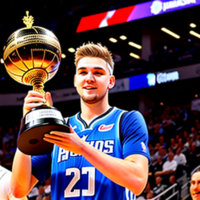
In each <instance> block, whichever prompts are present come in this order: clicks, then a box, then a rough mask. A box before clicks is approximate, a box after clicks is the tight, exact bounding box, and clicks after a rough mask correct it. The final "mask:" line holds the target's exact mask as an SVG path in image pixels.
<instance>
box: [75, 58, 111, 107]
mask: <svg viewBox="0 0 200 200" xmlns="http://www.w3.org/2000/svg"><path fill="white" fill-rule="evenodd" d="M114 83H115V79H114V76H110V72H109V70H108V68H107V63H106V62H105V61H104V60H103V59H100V58H91V57H84V58H82V59H81V60H80V61H79V62H78V65H77V71H76V75H75V79H74V85H75V87H76V88H77V92H78V93H79V95H80V97H81V99H82V101H83V102H85V103H87V104H95V103H97V102H99V101H101V100H102V99H104V98H106V97H107V93H108V89H109V85H111V86H113V85H114Z"/></svg>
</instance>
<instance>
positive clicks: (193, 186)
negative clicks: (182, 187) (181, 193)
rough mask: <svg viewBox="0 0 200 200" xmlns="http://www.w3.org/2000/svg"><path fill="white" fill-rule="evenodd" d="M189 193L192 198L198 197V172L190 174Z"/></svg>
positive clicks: (199, 182)
mask: <svg viewBox="0 0 200 200" xmlns="http://www.w3.org/2000/svg"><path fill="white" fill-rule="evenodd" d="M190 194H191V197H192V200H199V199H200V172H196V173H194V174H193V175H192V178H191V181H190Z"/></svg>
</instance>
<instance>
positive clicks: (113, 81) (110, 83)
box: [108, 76, 115, 89]
mask: <svg viewBox="0 0 200 200" xmlns="http://www.w3.org/2000/svg"><path fill="white" fill-rule="evenodd" d="M114 86H115V77H114V76H110V80H109V84H108V89H111V88H113V87H114Z"/></svg>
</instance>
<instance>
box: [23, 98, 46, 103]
mask: <svg viewBox="0 0 200 200" xmlns="http://www.w3.org/2000/svg"><path fill="white" fill-rule="evenodd" d="M44 102H45V99H44V98H39V97H27V98H25V103H44Z"/></svg>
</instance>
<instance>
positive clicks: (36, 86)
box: [32, 79, 45, 96]
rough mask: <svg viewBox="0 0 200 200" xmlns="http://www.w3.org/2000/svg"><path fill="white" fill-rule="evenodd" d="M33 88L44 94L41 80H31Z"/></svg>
mask: <svg viewBox="0 0 200 200" xmlns="http://www.w3.org/2000/svg"><path fill="white" fill-rule="evenodd" d="M32 85H33V90H34V91H37V92H39V93H41V94H42V95H43V96H44V95H45V91H44V90H43V88H44V85H43V83H42V82H41V80H38V79H35V80H32Z"/></svg>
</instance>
